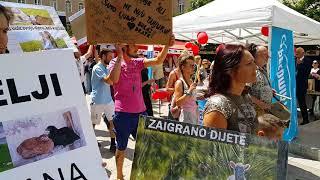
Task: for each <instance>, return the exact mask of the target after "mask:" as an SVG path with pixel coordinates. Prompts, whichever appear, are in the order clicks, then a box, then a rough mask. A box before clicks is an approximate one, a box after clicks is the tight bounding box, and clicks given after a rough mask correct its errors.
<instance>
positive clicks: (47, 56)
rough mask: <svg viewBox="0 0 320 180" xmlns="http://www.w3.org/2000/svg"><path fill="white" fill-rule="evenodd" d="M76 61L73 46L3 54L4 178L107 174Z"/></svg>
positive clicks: (0, 137) (0, 138) (0, 168)
mask: <svg viewBox="0 0 320 180" xmlns="http://www.w3.org/2000/svg"><path fill="white" fill-rule="evenodd" d="M74 61H75V60H74V57H73V53H72V50H52V51H45V52H33V53H24V54H21V55H17V54H14V55H12V54H6V55H1V61H0V71H1V74H0V107H1V108H0V117H1V119H0V157H1V158H0V179H3V180H4V179H8V180H9V179H21V180H22V179H23V180H35V179H37V180H38V179H44V180H49V179H50V180H51V179H55V180H57V179H59V180H62V179H72V180H75V179H83V180H85V179H106V178H107V175H106V173H105V170H104V168H103V167H102V166H101V164H102V158H101V156H100V153H99V150H98V146H97V141H96V138H95V135H94V132H93V130H92V125H91V123H90V120H89V112H88V108H87V105H86V100H85V97H84V95H83V91H82V87H81V82H80V78H79V73H78V70H77V67H76V64H75V62H74ZM13 177H14V178H13Z"/></svg>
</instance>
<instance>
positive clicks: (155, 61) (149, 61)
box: [143, 35, 175, 67]
mask: <svg viewBox="0 0 320 180" xmlns="http://www.w3.org/2000/svg"><path fill="white" fill-rule="evenodd" d="M174 41H175V37H174V35H172V36H171V38H170V42H169V45H165V46H164V47H163V48H162V50H161V52H160V53H159V54H158V56H157V57H156V58H154V59H145V60H144V61H143V64H144V67H149V66H155V65H159V64H162V63H163V61H164V60H165V59H166V57H167V54H168V50H169V47H171V46H173V45H174Z"/></svg>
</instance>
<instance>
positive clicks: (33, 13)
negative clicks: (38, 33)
mask: <svg viewBox="0 0 320 180" xmlns="http://www.w3.org/2000/svg"><path fill="white" fill-rule="evenodd" d="M20 10H21V11H22V12H24V13H25V14H27V15H29V16H37V15H38V16H42V17H46V18H51V17H50V14H49V12H48V11H47V10H44V9H32V8H20Z"/></svg>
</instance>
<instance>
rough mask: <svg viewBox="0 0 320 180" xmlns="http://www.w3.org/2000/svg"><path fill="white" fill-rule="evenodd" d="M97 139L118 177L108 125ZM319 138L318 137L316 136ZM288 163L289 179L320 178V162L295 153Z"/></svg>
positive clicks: (164, 110) (113, 175) (128, 155)
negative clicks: (110, 149) (110, 150)
mask: <svg viewBox="0 0 320 180" xmlns="http://www.w3.org/2000/svg"><path fill="white" fill-rule="evenodd" d="M167 104H168V103H167V102H164V103H162V106H161V116H164V115H166V114H167V112H168V110H167ZM153 108H154V113H155V116H159V105H158V103H157V102H155V103H154V104H153ZM95 133H96V136H97V140H98V141H99V142H100V143H101V144H102V146H101V147H100V152H101V156H102V158H103V161H104V162H106V163H107V166H106V171H107V173H108V176H109V177H110V179H112V180H114V179H116V164H115V159H114V154H113V153H110V152H109V147H110V136H109V132H108V131H107V127H106V125H105V124H104V123H101V124H100V125H99V126H97V127H96V130H95ZM314 138H315V139H317V138H318V137H314ZM134 147H135V141H134V140H133V139H130V140H129V144H128V149H127V152H126V159H125V162H124V170H123V171H124V174H125V179H130V173H131V166H132V160H133V155H134ZM288 161H289V164H288V178H287V179H288V180H320V162H319V161H313V160H309V159H304V158H302V157H298V156H295V155H290V156H289V160H288Z"/></svg>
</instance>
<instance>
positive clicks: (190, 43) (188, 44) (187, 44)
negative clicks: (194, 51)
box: [184, 42, 193, 49]
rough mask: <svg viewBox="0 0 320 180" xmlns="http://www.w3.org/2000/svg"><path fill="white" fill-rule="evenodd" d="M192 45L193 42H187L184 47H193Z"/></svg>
mask: <svg viewBox="0 0 320 180" xmlns="http://www.w3.org/2000/svg"><path fill="white" fill-rule="evenodd" d="M192 45H193V43H192V42H187V43H186V44H185V45H184V47H186V48H188V49H189V48H192Z"/></svg>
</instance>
